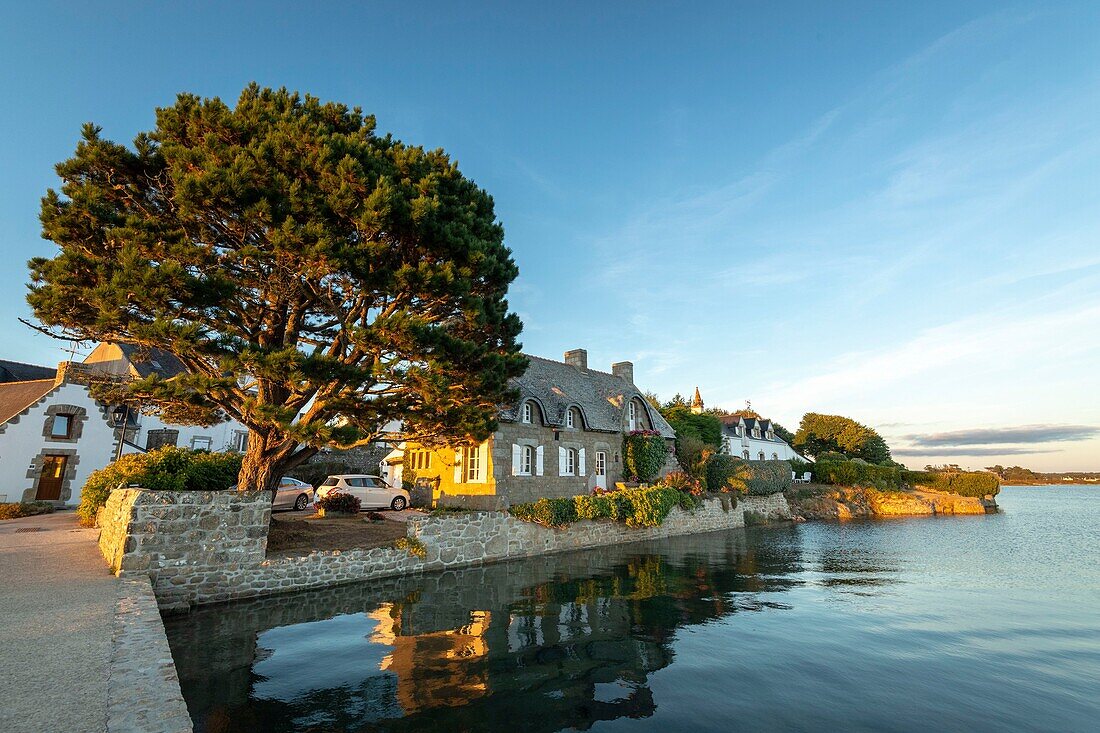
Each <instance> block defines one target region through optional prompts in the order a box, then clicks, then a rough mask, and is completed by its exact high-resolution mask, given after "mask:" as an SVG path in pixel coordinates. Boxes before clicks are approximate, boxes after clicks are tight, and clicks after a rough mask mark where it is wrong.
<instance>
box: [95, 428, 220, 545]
mask: <svg viewBox="0 0 1100 733" xmlns="http://www.w3.org/2000/svg"><path fill="white" fill-rule="evenodd" d="M240 472H241V454H240V453H207V452H206V451H193V450H190V449H188V448H175V447H172V446H165V447H164V448H158V449H157V450H154V451H149V452H148V453H131V454H129V455H125V456H123V457H122V458H120V459H119V460H117V461H115V462H114V463H110V464H108V465H107V466H104V467H103V468H101V469H99V470H98V471H92V474H91V475H90V476H89V477H88V480H87V481H86V482H85V483H84V487H83V488H82V489H81V490H80V506H79V507H78V508H77V510H76V514H77V516H78V517H80V523H81V524H83V525H85V526H91V525H92V524H94V523H95V517H96V513H97V512H98V511H99V508H100V507H102V506H103V505H104V504H106V503H107V497H108V496H110V494H111V490H112V489H116V488H118V487H119V485H120V484H121V485H122V486H130V485H136V486H141V487H142V488H145V489H151V490H153V491H219V490H223V489H228V488H229V487H230V486H232V485H233V484H235V483H236V482H237V475H238V474H239V473H240Z"/></svg>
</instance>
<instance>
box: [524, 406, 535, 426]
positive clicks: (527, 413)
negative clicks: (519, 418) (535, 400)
mask: <svg viewBox="0 0 1100 733" xmlns="http://www.w3.org/2000/svg"><path fill="white" fill-rule="evenodd" d="M534 412H535V410H534V408H533V407H531V403H530V402H524V403H523V422H525V423H530V422H531V420H532V416H533V414H534Z"/></svg>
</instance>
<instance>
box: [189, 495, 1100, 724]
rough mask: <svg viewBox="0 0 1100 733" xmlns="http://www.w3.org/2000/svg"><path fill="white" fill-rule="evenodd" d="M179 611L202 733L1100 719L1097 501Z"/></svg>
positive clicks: (689, 545)
mask: <svg viewBox="0 0 1100 733" xmlns="http://www.w3.org/2000/svg"><path fill="white" fill-rule="evenodd" d="M1000 503H1001V506H1002V507H1003V510H1004V511H1003V513H1002V514H999V515H995V516H985V517H959V518H942V519H912V520H890V521H879V522H854V523H848V524H825V523H812V524H804V525H801V526H790V527H778V528H761V529H753V530H748V531H732V532H728V533H717V534H709V535H704V536H700V537H691V538H678V539H672V540H666V541H662V542H654V543H646V544H636V545H631V546H628V547H617V548H604V549H597V550H592V551H589V552H585V553H578V554H572V555H565V556H557V557H552V558H540V559H536V560H529V561H523V562H518V563H508V564H501V565H494V566H490V567H487V568H482V569H473V570H467V571H459V572H448V573H443V574H440V575H430V576H424V577H420V578H414V579H404V580H393V581H376V582H373V583H370V584H367V585H363V586H353V587H343V588H336V589H330V590H324V591H317V592H311V593H301V594H296V595H292V596H284V597H280V598H274V599H263V600H258V601H254V602H242V603H238V604H235V605H231V606H223V607H216V608H208V609H205V610H200V611H198V612H195V613H192V614H191V615H189V616H186V617H183V618H176V619H170V620H169V624H168V636H169V640H170V642H171V644H172V650H173V653H174V655H175V658H176V662H177V665H178V668H179V673H180V682H181V684H182V687H183V693H184V696H185V697H186V699H187V702H188V705H189V707H190V710H191V714H192V717H193V718H194V719H195V722H196V725H197V727H196V730H197V731H208V732H210V733H223V732H228V731H260V730H262V731H270V732H272V733H276V732H279V731H436V732H440V733H442V732H445V731H498V730H499V731H519V730H522V731H556V730H562V729H580V730H590V729H591V730H598V731H618V730H623V729H628V728H629V729H630V730H660V731H662V733H668V732H670V731H692V732H697V731H712V730H713V731H725V730H733V729H738V730H804V731H836V730H875V731H916V730H936V731H1003V730H1048V731H1086V730H1087V731H1097V730H1100V489H1098V488H1084V487H1071V486H1058V487H1028V488H1012V487H1009V488H1006V489H1005V490H1004V491H1003V492H1002V494H1001V502H1000Z"/></svg>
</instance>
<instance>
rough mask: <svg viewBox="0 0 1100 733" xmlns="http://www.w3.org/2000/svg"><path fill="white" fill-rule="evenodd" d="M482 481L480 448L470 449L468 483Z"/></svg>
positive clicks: (467, 464)
mask: <svg viewBox="0 0 1100 733" xmlns="http://www.w3.org/2000/svg"><path fill="white" fill-rule="evenodd" d="M480 480H481V451H480V450H479V449H478V448H470V449H469V450H467V451H466V482H467V483H473V482H475V481H480Z"/></svg>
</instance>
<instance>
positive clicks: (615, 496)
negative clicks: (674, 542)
mask: <svg viewBox="0 0 1100 733" xmlns="http://www.w3.org/2000/svg"><path fill="white" fill-rule="evenodd" d="M675 506H682V507H684V508H685V509H691V508H694V507H695V501H694V500H693V499H692V498H691V496H690V495H689V494H685V493H683V492H681V491H679V490H677V489H673V488H669V487H667V486H651V487H648V488H644V489H622V490H619V491H610V492H608V493H605V494H594V495H591V496H574V497H570V498H566V499H539V500H538V501H536V502H531V503H528V504H513V505H512V507H511V509H509V511H510V512H511V514H512V516H514V517H515V518H516V519H522V520H524V521H526V522H534V523H536V524H541V525H543V526H546V527H565V526H568V525H569V524H572V523H573V522H576V521H577V520H578V519H613V520H615V521H617V522H622V523H623V524H625V525H627V526H628V527H656V526H658V525H660V524H661V523H662V522H663V521H664V519H665V517H667V516H668V513H669V512H670V511H672V508H673V507H675Z"/></svg>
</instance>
